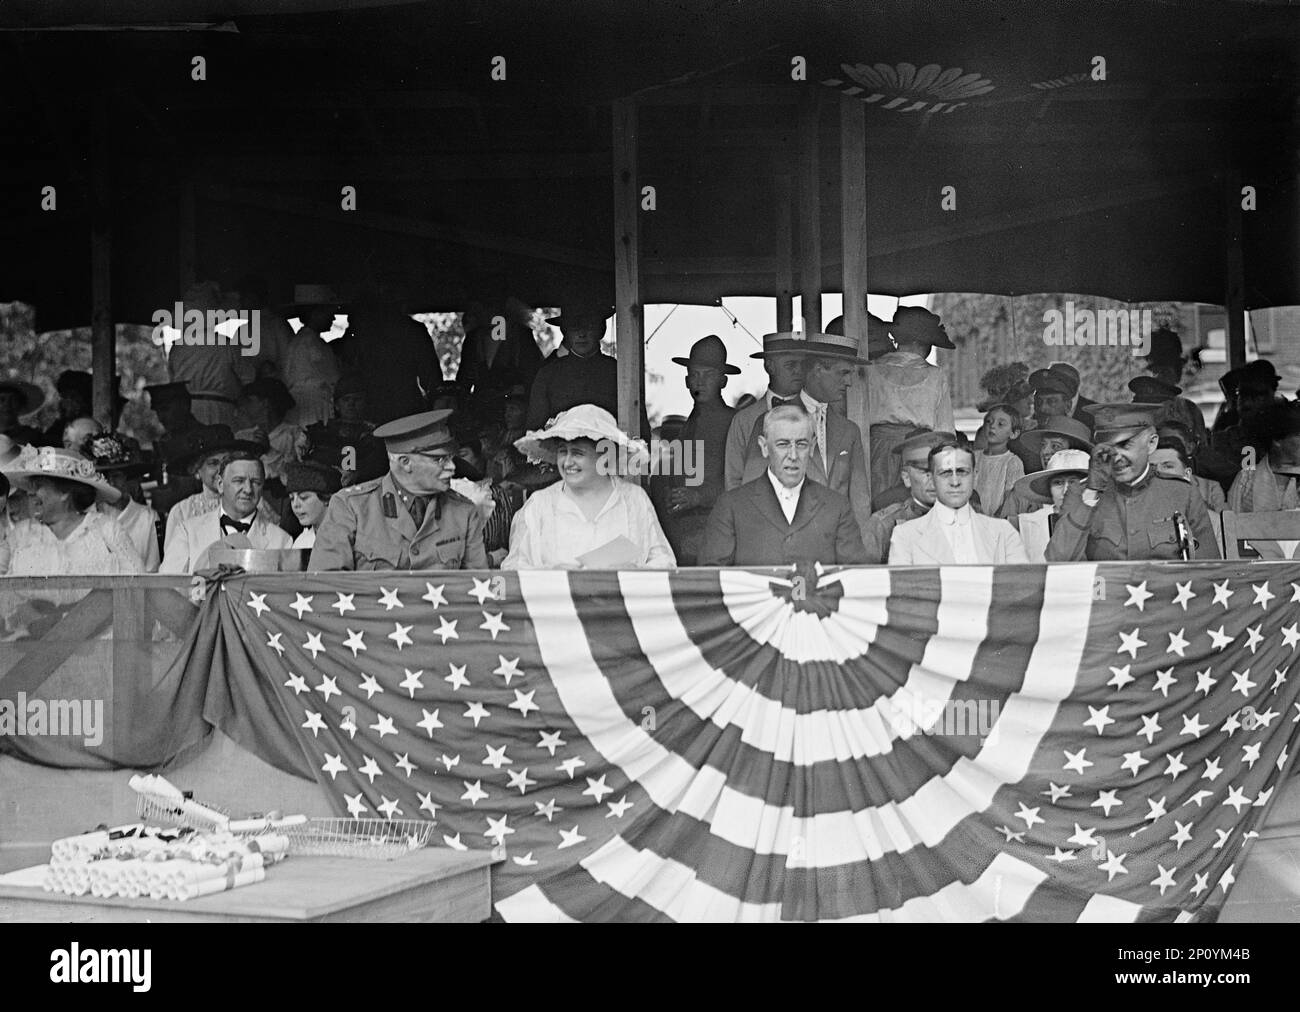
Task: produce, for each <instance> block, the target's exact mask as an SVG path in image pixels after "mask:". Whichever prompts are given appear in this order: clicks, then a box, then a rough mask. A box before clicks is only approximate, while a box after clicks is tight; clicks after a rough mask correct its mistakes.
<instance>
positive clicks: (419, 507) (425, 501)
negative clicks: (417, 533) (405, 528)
mask: <svg viewBox="0 0 1300 1012" xmlns="http://www.w3.org/2000/svg"><path fill="white" fill-rule="evenodd" d="M429 498H430V497H429V496H427V495H413V496H411V519H412V520H414V521H415V526H416V528H417V529H418V528H420V527H422V526H423V525H424V515H425V514H426V513H427V512H428V511H429Z"/></svg>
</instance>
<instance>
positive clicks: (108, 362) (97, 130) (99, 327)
mask: <svg viewBox="0 0 1300 1012" xmlns="http://www.w3.org/2000/svg"><path fill="white" fill-rule="evenodd" d="M111 112H112V109H111V106H110V104H109V97H108V93H107V92H104V91H101V92H100V93H99V94H98V95H96V96H95V101H94V109H93V111H92V118H93V122H92V124H91V135H90V172H91V182H90V198H91V200H90V304H91V315H90V341H91V368H92V370H93V372H94V385H93V400H94V404H93V408H92V410H93V413H94V416H95V418H96V419H97V420H98V421H99V422H100V424H101V425H103V426H105V427H106V428H108V429H111V428H112V425H113V395H114V393H115V392H116V386H115V381H116V378H117V377H116V371H117V370H116V358H117V352H116V347H115V344H114V333H113V274H112V262H113V229H112V220H113V186H112V164H111V161H110V160H111V158H112V145H111V143H110V140H111V138H110V133H109V131H110V122H109V119H110V115H111Z"/></svg>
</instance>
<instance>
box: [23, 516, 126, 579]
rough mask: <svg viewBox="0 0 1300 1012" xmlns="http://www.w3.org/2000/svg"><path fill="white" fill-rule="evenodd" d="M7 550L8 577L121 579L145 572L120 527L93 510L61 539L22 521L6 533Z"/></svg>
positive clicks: (46, 529) (51, 532) (29, 522)
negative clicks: (119, 577) (129, 574)
mask: <svg viewBox="0 0 1300 1012" xmlns="http://www.w3.org/2000/svg"><path fill="white" fill-rule="evenodd" d="M9 548H10V559H9V575H10V576H85V575H93V576H120V575H122V574H127V573H139V572H141V571H143V569H144V565H143V563H142V562H141V561H140V556H139V553H137V552H136V550H135V546H134V545H133V544H131V539H130V538H129V537H127V534H126V531H124V530H122V526H121V525H120V524H119V523H118V522H117V521H116V520H114V519H113V518H112V517H106V516H104V515H103V514H102V513H98V512H96V511H95V510H93V509H92V510H87V511H86V513H85V515H84V516H83V517H82V520H81V523H80V524H78V525H77V527H76V529H75V530H73V532H72V533H71V534H69V535H68V536H67V537H66V538H64V539H63V540H60V539H59V538H58V537H56V536H55V534H54V532H53V531H51V530H50V529H49V528H48V527H46V526H45V525H44V524H40V523H37V522H36V521H34V520H24V521H22V522H20V523H18V524H16V525H15V526H14V528H13V529H12V530H11V531H10V532H9Z"/></svg>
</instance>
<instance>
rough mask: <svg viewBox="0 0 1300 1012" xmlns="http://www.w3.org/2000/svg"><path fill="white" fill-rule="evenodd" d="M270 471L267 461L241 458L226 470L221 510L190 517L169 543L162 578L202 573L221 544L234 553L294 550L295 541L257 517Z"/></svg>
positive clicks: (245, 455) (240, 454) (234, 457)
mask: <svg viewBox="0 0 1300 1012" xmlns="http://www.w3.org/2000/svg"><path fill="white" fill-rule="evenodd" d="M265 483H266V470H265V468H264V467H263V465H262V461H261V458H259V457H256V456H254V455H253V454H251V453H246V452H237V453H232V454H231V455H230V457H229V458H228V459H227V460H226V461H225V462H224V463H223V464H222V466H221V474H220V477H219V478H218V479H217V487H218V490H219V491H220V494H221V506H220V508H219V509H216V510H212V511H211V512H208V513H202V514H199V515H197V516H189V517H185V518H184V519H182V520H181V521H180V523H178V524H177V525H176V529H175V532H174V535H173V537H172V538H170V539H169V540H168V542H167V550H166V553H165V554H164V555H163V561H162V565H161V566H159V567H158V572H160V573H196V572H198V571H199V570H202V569H206V568H208V566H209V558H208V557H209V552H210V550H211V549H212V548H213V547H214V546H215V545H216V544H217V543H218V542H223V543H225V544H229V545H231V546H232V547H243V548H275V549H284V548H292V547H293V539H292V538H291V537H289V535H288V534H286V533H285V532H284V531H283V530H282V529H281V528H279V527H278V526H276V525H275V524H273V523H270V522H268V521H267V520H264V519H263V518H262V517H261V516H259V515H258V512H257V504H258V503H259V502H260V501H261V499H262V486H263V485H264V484H265Z"/></svg>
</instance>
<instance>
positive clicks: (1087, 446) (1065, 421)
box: [1020, 405, 1132, 454]
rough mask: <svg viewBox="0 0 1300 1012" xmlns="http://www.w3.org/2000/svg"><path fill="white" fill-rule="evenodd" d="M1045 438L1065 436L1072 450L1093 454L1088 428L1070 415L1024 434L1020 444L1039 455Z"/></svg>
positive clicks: (1061, 416)
mask: <svg viewBox="0 0 1300 1012" xmlns="http://www.w3.org/2000/svg"><path fill="white" fill-rule="evenodd" d="M1127 407H1132V405H1127ZM1044 436H1063V437H1065V438H1066V439H1068V440H1069V441H1070V449H1072V450H1087V451H1088V452H1089V453H1091V452H1092V433H1091V432H1090V431H1088V426H1086V425H1084V424H1083V422H1081V421H1079V420H1078V419H1077V418H1071V417H1069V416H1068V415H1057V416H1056V417H1055V418H1049V419H1047V421H1045V422H1043V424H1042V425H1040V426H1039V427H1038V428H1036V429H1030V430H1029V431H1028V432H1025V433H1022V434H1021V436H1020V442H1021V444H1022V445H1023V446H1024V448H1025V449H1026V450H1028V451H1029V452H1030V453H1033V454H1038V453H1041V452H1042V450H1043V437H1044Z"/></svg>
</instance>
